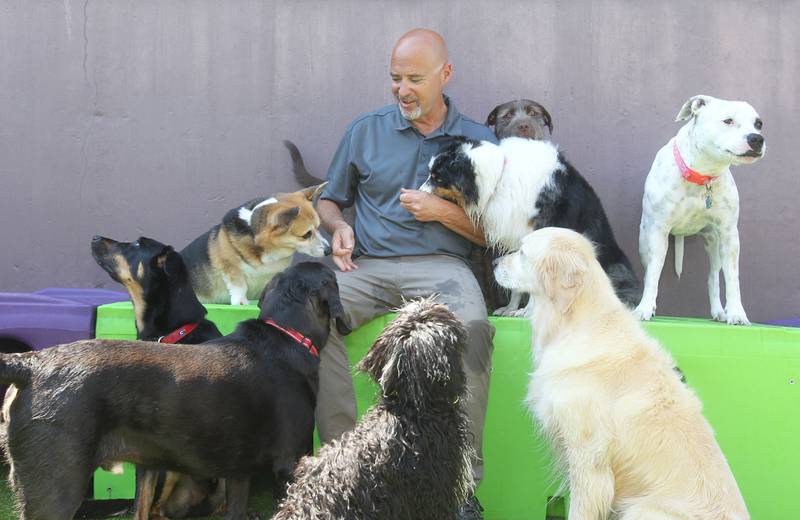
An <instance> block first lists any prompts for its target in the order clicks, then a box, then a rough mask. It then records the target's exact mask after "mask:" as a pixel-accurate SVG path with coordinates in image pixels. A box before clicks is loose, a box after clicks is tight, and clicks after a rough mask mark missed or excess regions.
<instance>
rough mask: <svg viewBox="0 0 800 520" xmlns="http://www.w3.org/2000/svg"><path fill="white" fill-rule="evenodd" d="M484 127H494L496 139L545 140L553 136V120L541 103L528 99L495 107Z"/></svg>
mask: <svg viewBox="0 0 800 520" xmlns="http://www.w3.org/2000/svg"><path fill="white" fill-rule="evenodd" d="M486 126H493V127H494V135H496V136H497V138H498V139H503V138H505V137H527V138H529V139H545V138H547V137H549V136H551V135H553V118H551V117H550V112H548V111H547V109H546V108H545V107H544V106H543V105H542V104H541V103H537V102H536V101H532V100H530V99H517V100H515V101H508V102H506V103H502V104H500V105H497V106H496V107H494V109H492V111H491V112H490V113H489V116H488V117H487V118H486ZM545 128H546V129H547V134H546V135H545Z"/></svg>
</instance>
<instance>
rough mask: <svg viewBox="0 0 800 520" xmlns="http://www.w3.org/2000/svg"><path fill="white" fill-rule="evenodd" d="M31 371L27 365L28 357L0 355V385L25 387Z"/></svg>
mask: <svg viewBox="0 0 800 520" xmlns="http://www.w3.org/2000/svg"><path fill="white" fill-rule="evenodd" d="M32 376H33V371H32V370H31V368H30V366H29V365H28V356H23V355H20V354H0V384H4V385H15V386H17V387H20V388H21V387H23V386H26V385H27V384H28V383H30V381H31V377H32Z"/></svg>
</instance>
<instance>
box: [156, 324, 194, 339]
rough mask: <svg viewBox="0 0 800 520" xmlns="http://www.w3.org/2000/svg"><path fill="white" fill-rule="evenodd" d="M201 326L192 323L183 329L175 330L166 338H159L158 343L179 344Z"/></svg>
mask: <svg viewBox="0 0 800 520" xmlns="http://www.w3.org/2000/svg"><path fill="white" fill-rule="evenodd" d="M198 325H200V324H199V323H190V324H188V325H184V326H183V327H181V328H179V329H176V330H173V331H172V332H170V333H169V334H167V335H166V336H161V337H160V338H158V340H157V341H158V343H177V342H179V341H180V340H182V339H183V338H185V337H186V336H188V335H189V334H191V333H192V331H193V330H194V329H196V328H197V326H198Z"/></svg>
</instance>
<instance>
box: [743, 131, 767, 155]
mask: <svg viewBox="0 0 800 520" xmlns="http://www.w3.org/2000/svg"><path fill="white" fill-rule="evenodd" d="M747 144H749V145H750V148H752V149H753V151H754V152H760V151H761V149H762V148H763V147H764V136H763V135H761V134H749V135H748V136H747Z"/></svg>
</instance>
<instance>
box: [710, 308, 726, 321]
mask: <svg viewBox="0 0 800 520" xmlns="http://www.w3.org/2000/svg"><path fill="white" fill-rule="evenodd" d="M711 319H713V320H715V321H721V322H726V321H728V316H727V315H726V314H725V311H724V310H723V309H722V308H719V309H711Z"/></svg>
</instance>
